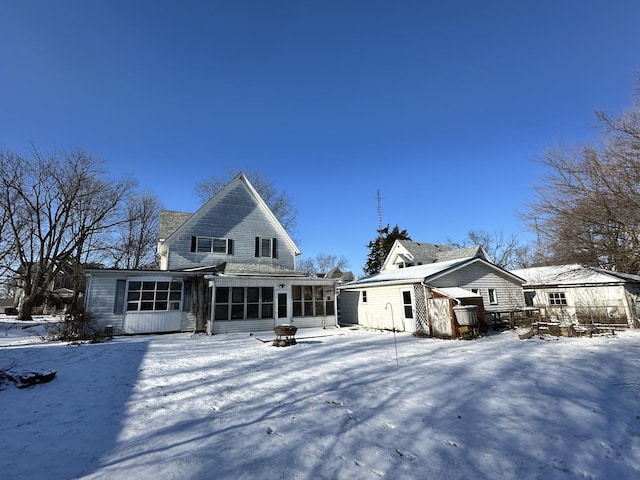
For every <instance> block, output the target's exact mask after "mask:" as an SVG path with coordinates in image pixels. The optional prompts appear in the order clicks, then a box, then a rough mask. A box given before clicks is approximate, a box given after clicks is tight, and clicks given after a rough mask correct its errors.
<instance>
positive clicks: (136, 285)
mask: <svg viewBox="0 0 640 480" xmlns="http://www.w3.org/2000/svg"><path fill="white" fill-rule="evenodd" d="M140 287H142V282H129V290H130V291H131V290H140Z"/></svg>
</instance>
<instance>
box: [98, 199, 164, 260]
mask: <svg viewBox="0 0 640 480" xmlns="http://www.w3.org/2000/svg"><path fill="white" fill-rule="evenodd" d="M160 209H161V205H160V200H159V199H158V197H157V196H156V195H155V194H153V193H151V192H143V193H141V194H139V195H132V196H130V197H129V198H128V199H127V201H126V206H125V213H126V221H125V222H123V223H122V224H120V225H119V226H118V228H117V229H116V231H115V238H114V239H113V241H112V242H111V246H110V247H109V252H110V254H111V257H112V259H113V266H114V267H116V268H127V269H139V268H142V269H153V268H157V266H158V262H157V258H156V252H155V249H156V244H157V241H158V225H159V221H160Z"/></svg>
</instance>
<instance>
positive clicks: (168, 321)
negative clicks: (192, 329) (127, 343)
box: [122, 310, 182, 334]
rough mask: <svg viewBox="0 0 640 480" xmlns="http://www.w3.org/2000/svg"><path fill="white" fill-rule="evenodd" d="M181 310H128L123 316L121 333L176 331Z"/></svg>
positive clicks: (179, 323) (178, 327) (180, 317)
mask: <svg viewBox="0 0 640 480" xmlns="http://www.w3.org/2000/svg"><path fill="white" fill-rule="evenodd" d="M181 320H182V312H180V311H179V310H170V311H167V312H128V313H127V314H126V315H125V318H124V325H123V328H122V333H125V334H134V333H161V332H178V331H180V328H181V323H182V322H181Z"/></svg>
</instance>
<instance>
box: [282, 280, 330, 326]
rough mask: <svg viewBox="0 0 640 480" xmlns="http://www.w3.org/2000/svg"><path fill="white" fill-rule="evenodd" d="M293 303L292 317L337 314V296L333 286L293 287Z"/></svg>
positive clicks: (306, 285)
mask: <svg viewBox="0 0 640 480" xmlns="http://www.w3.org/2000/svg"><path fill="white" fill-rule="evenodd" d="M291 301H292V308H293V311H292V316H293V317H296V318H301V317H326V316H331V315H335V314H336V294H335V287H334V286H333V285H310V284H299V285H292V286H291Z"/></svg>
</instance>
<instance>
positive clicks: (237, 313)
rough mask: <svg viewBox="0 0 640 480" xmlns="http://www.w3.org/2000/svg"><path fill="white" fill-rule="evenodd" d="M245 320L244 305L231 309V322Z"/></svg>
mask: <svg viewBox="0 0 640 480" xmlns="http://www.w3.org/2000/svg"><path fill="white" fill-rule="evenodd" d="M243 318H244V303H243V304H241V305H233V306H232V307H231V320H242V319H243Z"/></svg>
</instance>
